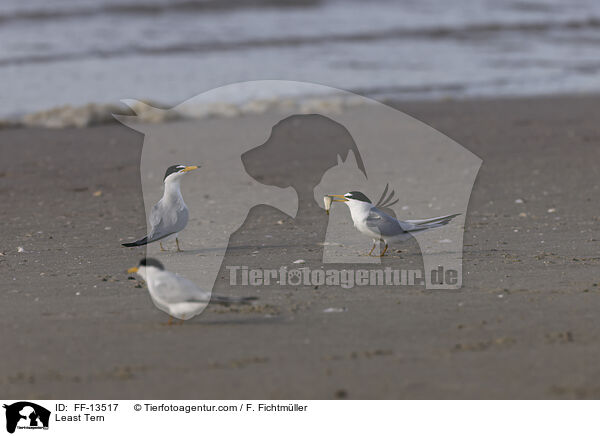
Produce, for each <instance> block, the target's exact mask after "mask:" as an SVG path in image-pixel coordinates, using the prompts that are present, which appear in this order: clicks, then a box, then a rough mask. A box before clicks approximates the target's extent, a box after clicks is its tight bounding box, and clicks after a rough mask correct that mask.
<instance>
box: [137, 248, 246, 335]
mask: <svg viewBox="0 0 600 436" xmlns="http://www.w3.org/2000/svg"><path fill="white" fill-rule="evenodd" d="M127 272H128V273H129V274H133V273H137V275H139V276H140V277H141V278H143V279H144V280H145V281H146V285H147V286H148V292H149V293H150V298H151V299H152V301H153V302H154V305H155V306H156V307H157V308H158V309H160V310H162V311H163V312H166V313H168V314H169V322H168V324H171V321H172V318H177V319H180V320H181V322H183V321H185V320H187V319H190V318H193V317H194V316H196V315H198V314H199V313H200V312H202V310H203V309H204V308H205V307H206V306H207V305H208V303H209V302H211V301H212V302H214V303H218V304H223V305H229V304H248V303H249V302H250V301H252V300H256V299H257V298H256V297H223V296H218V295H212V297H211V293H210V292H207V291H204V290H202V289H200V288H199V287H197V286H196V284H195V283H194V282H192V281H190V280H188V279H186V278H185V277H182V276H180V275H178V274H175V273H172V272H170V271H167V270H166V269H165V267H164V266H163V264H162V263H160V262H159V261H158V260H156V259H152V258H143V259H142V260H140V263H139V264H138V266H136V267H134V268H129V269H128V270H127Z"/></svg>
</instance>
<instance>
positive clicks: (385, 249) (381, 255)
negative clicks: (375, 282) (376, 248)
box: [379, 244, 388, 257]
mask: <svg viewBox="0 0 600 436" xmlns="http://www.w3.org/2000/svg"><path fill="white" fill-rule="evenodd" d="M387 249H388V244H385V247H383V252H382V253H381V254H380V255H379V257H383V256H384V254H385V252H386V251H387Z"/></svg>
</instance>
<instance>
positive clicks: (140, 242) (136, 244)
mask: <svg viewBox="0 0 600 436" xmlns="http://www.w3.org/2000/svg"><path fill="white" fill-rule="evenodd" d="M147 243H148V236H144V237H143V238H142V239H138V240H137V241H135V242H126V243H125V244H121V245H122V246H123V247H139V246H140V245H146V244H147Z"/></svg>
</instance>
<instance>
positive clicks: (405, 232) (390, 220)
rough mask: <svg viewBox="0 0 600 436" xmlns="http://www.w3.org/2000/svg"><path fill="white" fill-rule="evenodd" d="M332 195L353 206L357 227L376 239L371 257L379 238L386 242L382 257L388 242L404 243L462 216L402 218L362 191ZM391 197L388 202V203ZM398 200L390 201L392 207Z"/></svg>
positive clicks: (351, 213)
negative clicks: (393, 215)
mask: <svg viewBox="0 0 600 436" xmlns="http://www.w3.org/2000/svg"><path fill="white" fill-rule="evenodd" d="M386 191H387V187H386ZM392 195H393V192H392V194H391V195H390V197H389V198H391V197H392ZM384 196H385V192H384ZM330 197H331V198H332V200H333V201H340V202H344V203H346V205H347V206H348V208H349V209H350V215H351V216H352V221H353V222H354V227H356V229H357V230H358V231H359V232H361V233H362V234H364V235H367V236H369V237H371V238H373V247H372V248H371V251H369V256H371V253H373V250H374V249H375V246H376V244H377V241H383V242H385V248H384V249H383V252H382V253H381V254H380V255H379V256H380V257H382V256H383V255H384V254H385V252H386V251H387V249H388V243H394V242H404V241H406V240H408V239H410V238H411V236H412V235H414V234H415V233H421V232H424V231H426V230H431V229H434V228H436V227H441V226H445V225H446V224H448V223H449V222H450V221H451V220H452V218H454V217H456V216H458V215H460V214H459V213H455V214H453V215H445V216H439V217H435V218H428V219H423V220H405V221H400V220H398V219H396V218H394V217H392V216H390V215H388V214H386V213H385V212H382V211H381V210H379V209H378V208H377V207H376V206H375V205H373V203H371V200H369V198H368V197H367V196H366V195H365V194H363V193H362V192H358V191H351V192H348V193H346V194H344V195H337V194H330ZM382 197H383V196H382ZM389 198H388V200H386V201H385V202H388V201H389ZM394 203H395V202H394ZM394 203H388V206H389V205H390V204H394Z"/></svg>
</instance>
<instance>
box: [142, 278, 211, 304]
mask: <svg viewBox="0 0 600 436" xmlns="http://www.w3.org/2000/svg"><path fill="white" fill-rule="evenodd" d="M154 292H155V293H156V294H157V295H158V296H159V297H160V298H161V300H163V301H165V302H166V303H169V304H173V303H184V302H188V301H189V302H191V301H195V302H206V303H208V302H209V301H210V292H206V291H203V290H202V289H200V288H199V287H198V286H196V284H195V283H194V282H192V281H190V280H188V279H186V278H185V277H181V276H179V275H177V274H174V273H171V272H165V273H164V274H163V275H162V277H161V278H159V279H157V280H155V286H154Z"/></svg>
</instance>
